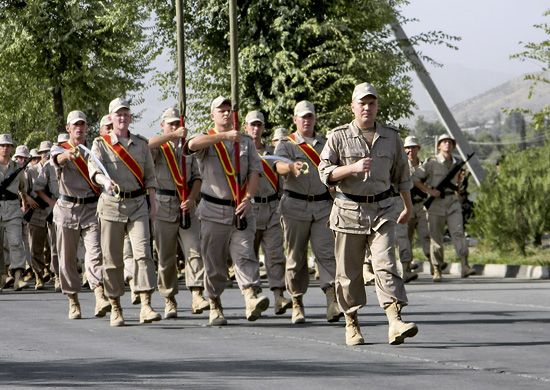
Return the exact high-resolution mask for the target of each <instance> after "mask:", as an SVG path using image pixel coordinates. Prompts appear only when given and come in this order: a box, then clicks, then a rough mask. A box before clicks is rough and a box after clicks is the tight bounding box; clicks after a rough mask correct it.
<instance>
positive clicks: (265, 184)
mask: <svg viewBox="0 0 550 390" xmlns="http://www.w3.org/2000/svg"><path fill="white" fill-rule="evenodd" d="M274 149H275V148H274V147H273V146H270V145H266V146H265V148H264V149H262V151H259V152H258V154H259V155H260V156H271V155H273V152H274ZM266 162H267V163H268V164H269V165H270V166H271V167H273V165H274V161H272V160H266ZM273 169H274V170H275V168H274V167H273ZM275 173H277V172H276V171H275ZM277 177H278V178H279V182H280V177H279V175H277ZM278 193H279V188H277V189H275V188H273V186H272V185H271V182H270V181H269V180H268V179H267V177H266V176H265V173H261V174H260V181H259V183H258V191H257V192H256V196H257V197H262V198H267V197H268V196H272V195H274V194H278ZM253 206H254V213H255V214H256V229H257V230H266V229H268V228H270V227H272V226H273V225H276V224H280V221H279V219H280V216H279V211H278V208H279V201H278V200H274V201H272V202H269V203H254V205H253Z"/></svg>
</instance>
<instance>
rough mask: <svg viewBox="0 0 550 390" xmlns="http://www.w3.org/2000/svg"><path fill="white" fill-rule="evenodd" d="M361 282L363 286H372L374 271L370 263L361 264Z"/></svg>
mask: <svg viewBox="0 0 550 390" xmlns="http://www.w3.org/2000/svg"><path fill="white" fill-rule="evenodd" d="M363 282H364V283H365V286H374V270H373V269H372V263H370V262H365V263H363Z"/></svg>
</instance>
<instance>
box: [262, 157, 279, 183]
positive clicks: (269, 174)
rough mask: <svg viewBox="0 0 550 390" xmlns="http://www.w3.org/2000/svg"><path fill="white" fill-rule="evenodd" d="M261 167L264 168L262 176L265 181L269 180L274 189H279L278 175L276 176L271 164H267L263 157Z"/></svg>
mask: <svg viewBox="0 0 550 390" xmlns="http://www.w3.org/2000/svg"><path fill="white" fill-rule="evenodd" d="M261 157H262V156H260V158H261ZM262 167H263V168H264V176H265V178H266V179H267V181H269V183H270V184H271V185H272V186H273V189H274V190H275V191H279V176H277V173H276V172H275V171H274V170H273V168H271V165H269V164H268V163H267V161H265V160H264V159H263V158H262Z"/></svg>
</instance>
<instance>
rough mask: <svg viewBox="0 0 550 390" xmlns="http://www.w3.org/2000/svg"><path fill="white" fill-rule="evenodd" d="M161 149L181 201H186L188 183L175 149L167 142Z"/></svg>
mask: <svg viewBox="0 0 550 390" xmlns="http://www.w3.org/2000/svg"><path fill="white" fill-rule="evenodd" d="M160 149H161V150H162V153H163V154H164V158H165V159H166V162H167V163H168V169H169V170H170V174H171V175H172V180H173V181H174V184H175V185H176V189H177V190H178V195H179V197H180V200H183V199H186V196H185V195H186V194H187V181H186V178H185V177H184V175H183V173H182V171H181V169H180V166H179V164H178V163H177V159H176V153H175V151H174V147H173V146H172V144H171V143H170V142H166V143H164V144H162V145H160Z"/></svg>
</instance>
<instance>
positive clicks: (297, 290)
mask: <svg viewBox="0 0 550 390" xmlns="http://www.w3.org/2000/svg"><path fill="white" fill-rule="evenodd" d="M328 220H329V216H328V215H327V216H325V217H323V218H320V219H318V220H315V221H302V220H297V219H292V218H289V217H288V216H283V217H282V222H283V230H284V236H285V244H286V247H287V251H288V253H287V259H286V275H285V279H286V287H287V290H288V292H289V294H290V295H291V296H293V297H298V296H301V295H304V294H305V293H306V291H307V288H308V286H309V269H308V264H307V248H308V242H309V241H311V249H312V251H313V255H314V256H315V259H316V260H317V266H318V269H319V280H320V284H321V289H323V290H325V289H327V288H328V287H330V286H333V285H334V275H335V274H336V260H335V259H334V236H333V234H332V231H331V230H330V229H329V228H328Z"/></svg>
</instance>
